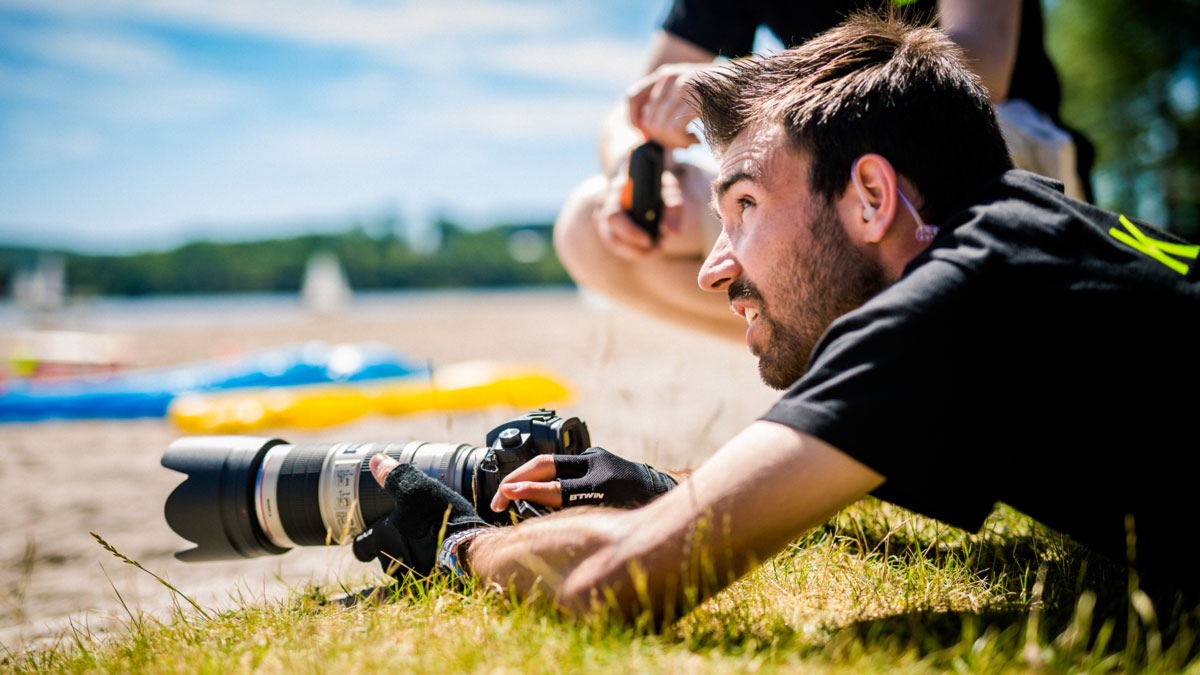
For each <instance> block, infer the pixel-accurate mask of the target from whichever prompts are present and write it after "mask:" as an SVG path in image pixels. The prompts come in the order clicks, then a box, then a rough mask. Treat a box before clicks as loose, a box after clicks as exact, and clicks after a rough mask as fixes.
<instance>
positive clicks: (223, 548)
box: [162, 436, 288, 562]
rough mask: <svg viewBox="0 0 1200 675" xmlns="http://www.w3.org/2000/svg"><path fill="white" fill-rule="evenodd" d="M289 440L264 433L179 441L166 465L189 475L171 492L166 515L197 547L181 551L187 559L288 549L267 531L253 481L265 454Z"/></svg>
mask: <svg viewBox="0 0 1200 675" xmlns="http://www.w3.org/2000/svg"><path fill="white" fill-rule="evenodd" d="M282 443H285V441H282V440H279V439H276V438H264V437H259V436H192V437H186V438H181V439H178V440H176V441H175V442H173V443H171V445H170V446H169V447H168V448H167V450H166V452H165V453H163V457H162V465H163V466H165V467H166V468H168V469H173V470H175V471H179V472H180V473H183V474H186V476H187V477H186V478H185V479H184V480H183V482H182V483H180V484H179V485H178V486H176V488H175V489H174V490H173V491H172V492H171V494H170V495H169V496H168V497H167V501H166V505H165V506H164V507H163V515H165V516H166V519H167V524H168V525H170V526H171V529H172V530H174V531H175V532H176V533H178V534H179V535H180V536H182V537H183V538H185V539H187V540H189V541H191V542H193V543H194V544H195V548H190V549H186V550H182V551H177V552H176V553H175V557H176V558H178V559H179V560H183V561H187V562H199V561H206V560H229V559H231V558H238V557H242V558H254V557H257V556H262V555H277V554H280V553H284V552H286V551H287V550H288V549H286V548H281V547H279V546H276V545H275V544H273V543H272V542H271V541H270V540H269V539H268V538H267V537H266V535H265V534H264V533H263V530H262V527H261V526H260V525H259V523H258V518H257V517H256V515H255V511H254V483H255V480H256V479H257V476H258V470H259V467H260V466H261V465H262V461H263V457H264V456H265V455H266V454H267V450H269V449H270V448H271V447H273V446H276V445H279V444H282Z"/></svg>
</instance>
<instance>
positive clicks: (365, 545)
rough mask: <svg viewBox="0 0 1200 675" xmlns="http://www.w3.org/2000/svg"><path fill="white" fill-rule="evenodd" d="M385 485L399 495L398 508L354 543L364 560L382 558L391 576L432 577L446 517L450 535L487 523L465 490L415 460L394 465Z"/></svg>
mask: <svg viewBox="0 0 1200 675" xmlns="http://www.w3.org/2000/svg"><path fill="white" fill-rule="evenodd" d="M384 489H386V490H387V491H388V492H389V493H391V495H392V498H393V499H395V500H396V508H395V509H394V510H393V511H392V512H391V513H389V514H388V515H386V516H384V517H382V518H380V519H379V520H376V521H375V522H374V523H373V524H372V525H371V527H369V528H367V529H366V530H364V531H363V532H362V533H361V534H359V535H358V536H357V537H355V538H354V545H353V548H354V557H356V558H358V559H359V560H361V561H363V562H370V561H371V560H372V559H374V558H378V559H379V564H380V566H381V567H383V571H384V573H386V574H390V575H391V576H393V577H397V578H398V577H400V576H402V575H415V576H418V577H426V576H429V574H430V573H431V572H432V571H433V568H434V566H435V565H436V564H437V562H438V560H437V559H438V545H439V543H440V542H439V536H438V535H439V534H440V533H441V530H442V523H443V522H445V523H446V532H445V538H446V539H450V538H451V535H455V534H458V533H461V532H465V531H467V530H473V529H476V528H480V527H487V526H488V525H487V523H486V522H484V521H483V519H482V518H480V517H479V515H478V514H477V513H476V512H475V507H473V506H471V503H470V502H468V501H467V500H466V499H465V498H464V497H463V496H462V495H460V494H458V493H457V492H455V491H454V490H451V489H450V488H448V487H446V486H445V485H443V484H442V483H440V482H438V481H437V480H434V479H433V478H430V477H429V476H426V475H425V474H424V473H422V472H421V470H420V469H417V468H414V467H413V466H412V465H411V464H401V465H400V466H398V467H396V468H395V469H392V472H391V473H389V474H388V477H387V480H386V481H384ZM447 508H449V510H450V516H449V519H447V518H446V510H447Z"/></svg>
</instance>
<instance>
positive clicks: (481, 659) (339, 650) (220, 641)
mask: <svg viewBox="0 0 1200 675" xmlns="http://www.w3.org/2000/svg"><path fill="white" fill-rule="evenodd" d="M97 539H98V540H99V541H100V544H101V545H102V546H104V547H105V548H106V549H107V550H108V551H109V552H110V553H113V554H114V555H115V556H117V557H118V558H119V559H120V560H122V561H123V562H124V563H127V564H132V565H136V566H138V567H139V568H140V569H141V566H140V565H138V564H137V563H136V561H132V560H130V559H128V558H127V557H125V556H124V555H123V554H121V553H120V552H119V551H116V550H115V549H113V548H112V547H111V546H109V545H108V544H107V543H105V542H104V541H103V540H102V539H100V537H97ZM143 571H145V570H144V569H143ZM147 574H150V572H148V571H147ZM155 578H156V579H158V581H159V582H160V583H162V584H164V585H165V586H167V587H168V588H170V589H171V590H172V591H173V593H174V597H176V599H177V602H176V606H175V611H174V613H173V615H171V616H170V617H167V618H158V619H154V618H149V617H147V616H145V615H142V614H138V613H134V612H127V619H126V621H125V624H124V629H123V630H122V631H119V632H118V633H116V634H106V635H94V634H92V633H90V632H89V631H88V630H86V629H84V628H79V627H76V628H75V629H73V630H71V631H69V632H66V633H64V634H62V635H60V636H59V637H58V639H57V640H55V641H52V642H51V643H49V644H47V645H43V646H40V647H37V648H33V649H30V650H28V651H25V652H21V653H14V652H11V651H8V650H5V651H4V652H3V653H2V656H0V659H2V660H0V663H2V665H3V669H4V670H5V671H11V672H54V673H59V672H122V673H125V672H132V673H164V672H166V673H171V672H185V673H238V672H271V673H274V672H286V673H327V672H328V673H374V672H388V673H439V674H440V673H460V672H462V673H472V672H488V673H528V672H537V673H558V672H569V673H578V672H588V673H592V672H594V673H601V672H603V673H687V674H688V675H700V674H703V673H729V672H738V673H741V672H761V673H773V672H787V673H939V672H963V673H1026V672H1030V673H1032V672H1039V673H1041V672H1051V673H1060V672H1061V673H1074V672H1087V673H1110V672H1111V673H1127V672H1151V673H1158V672H1161V673H1177V672H1200V658H1198V657H1197V651H1198V648H1197V645H1196V644H1195V642H1194V640H1193V637H1194V633H1193V630H1194V627H1195V624H1193V623H1192V620H1193V618H1194V617H1193V615H1192V614H1189V613H1182V612H1171V611H1168V610H1167V609H1164V608H1163V607H1162V606H1157V605H1154V604H1153V602H1152V601H1151V600H1150V599H1149V598H1148V596H1146V595H1145V594H1143V593H1141V592H1140V591H1138V590H1137V589H1136V585H1135V584H1134V585H1132V590H1131V580H1130V579H1129V578H1128V577H1127V576H1126V575H1125V574H1124V573H1123V572H1120V571H1119V570H1117V569H1116V568H1114V567H1112V566H1111V565H1107V564H1106V563H1105V562H1104V561H1103V560H1099V559H1096V558H1094V557H1092V556H1089V555H1088V554H1087V553H1086V552H1085V551H1083V550H1081V549H1078V548H1077V547H1075V546H1073V545H1072V544H1071V543H1070V542H1069V541H1067V540H1065V539H1062V538H1061V537H1058V536H1056V535H1054V534H1053V533H1050V532H1048V531H1045V530H1043V529H1041V528H1038V527H1037V526H1035V525H1034V524H1033V523H1032V522H1030V521H1029V520H1028V519H1026V518H1024V517H1023V516H1021V515H1020V514H1017V513H1015V512H1011V511H1007V510H1003V509H1002V510H1000V511H998V512H997V513H996V514H995V515H994V516H993V517H992V519H991V520H990V521H989V523H988V527H987V528H986V531H985V533H984V534H981V535H969V534H966V533H963V532H961V531H959V530H954V529H951V528H946V527H944V526H942V525H939V524H938V523H936V522H935V521H931V520H927V519H923V518H920V517H916V516H913V515H912V514H910V513H908V512H906V511H903V510H900V509H896V508H894V507H891V506H889V505H887V504H884V503H880V502H877V501H874V500H864V501H863V502H861V503H860V504H858V505H855V506H854V507H852V508H850V509H847V510H846V511H844V512H843V513H842V514H840V515H839V516H837V517H836V518H834V519H833V520H831V521H830V522H829V523H827V524H826V525H825V526H824V527H822V528H819V529H818V530H816V531H814V532H812V533H810V534H809V535H807V536H806V537H804V538H803V539H801V540H799V541H797V542H796V543H795V544H794V545H793V546H791V547H789V549H788V550H786V551H784V552H783V553H781V554H780V555H778V556H776V557H775V558H774V559H772V560H771V561H769V562H768V563H767V564H766V565H764V566H762V567H760V568H759V569H758V570H756V571H755V572H754V573H752V574H750V575H749V576H747V577H745V578H743V579H741V580H740V581H738V582H737V583H736V584H734V585H733V586H731V587H729V588H728V589H726V590H725V591H724V592H722V593H720V594H718V595H717V596H715V597H713V598H711V599H710V600H709V601H707V602H705V603H703V604H701V605H700V606H699V607H697V608H696V609H695V610H693V611H692V612H691V613H689V614H688V615H686V616H685V617H684V618H683V619H681V620H679V621H677V622H675V623H674V624H672V625H671V626H669V627H667V628H666V629H664V630H660V631H652V630H647V629H645V628H642V627H639V626H638V625H636V624H635V625H632V626H631V625H628V624H625V623H620V622H616V621H610V620H607V619H605V618H603V617H593V618H586V619H570V618H567V617H562V616H559V615H557V614H556V613H555V612H554V611H552V610H551V609H550V608H548V607H547V606H545V604H544V603H539V602H520V601H516V600H514V599H512V598H510V597H507V596H505V595H504V594H500V593H497V592H492V591H488V590H485V589H484V588H483V587H481V586H476V585H474V584H473V583H468V584H467V585H466V586H450V585H448V584H447V582H446V581H445V580H443V579H440V578H435V579H432V580H427V581H419V582H411V583H408V584H405V585H402V586H393V587H390V588H388V589H386V590H382V592H377V593H375V594H374V596H373V597H370V598H363V597H361V596H362V595H365V594H366V593H365V592H364V593H359V592H360V591H364V590H365V589H369V586H370V584H371V583H372V581H373V580H372V579H368V578H364V579H361V580H346V581H343V582H342V584H341V585H339V586H338V587H335V588H316V587H311V586H308V587H300V588H295V589H293V590H292V593H291V595H290V597H289V598H287V599H286V600H283V601H272V602H266V601H257V600H255V599H246V600H245V601H243V602H242V603H241V606H240V607H239V608H238V609H236V610H230V611H221V612H218V611H216V610H212V609H206V608H202V607H199V606H198V605H196V604H195V603H194V602H193V601H192V600H191V599H190V598H187V597H186V596H185V595H184V594H183V593H181V592H179V591H178V590H176V589H174V588H173V587H172V586H170V583H169V581H168V580H165V579H161V578H158V577H155ZM113 590H114V593H116V594H117V595H118V597H119V596H120V589H119V588H116V587H114V589H113ZM350 599H353V601H351V600H350Z"/></svg>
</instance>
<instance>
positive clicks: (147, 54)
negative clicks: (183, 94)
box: [4, 26, 175, 77]
mask: <svg viewBox="0 0 1200 675" xmlns="http://www.w3.org/2000/svg"><path fill="white" fill-rule="evenodd" d="M4 43H5V45H4V48H5V49H6V50H8V51H12V52H18V53H24V54H27V55H30V56H33V57H35V58H38V59H42V60H44V61H47V62H49V63H52V64H57V65H61V66H67V67H69V68H74V69H77V70H84V71H90V72H99V73H107V74H114V75H120V76H125V77H139V76H146V75H158V74H162V73H164V72H168V71H170V70H171V69H172V68H173V67H174V66H175V63H174V59H173V58H172V56H171V53H170V51H169V50H168V49H166V48H165V47H164V46H162V45H161V44H158V43H157V42H155V41H153V40H150V39H147V38H145V37H142V36H137V35H133V34H131V33H126V32H122V31H115V30H105V29H102V28H98V27H89V28H87V29H81V28H78V27H69V26H56V27H46V28H39V29H38V30H36V31H31V30H28V29H19V28H11V27H10V28H9V29H7V30H5V31H4Z"/></svg>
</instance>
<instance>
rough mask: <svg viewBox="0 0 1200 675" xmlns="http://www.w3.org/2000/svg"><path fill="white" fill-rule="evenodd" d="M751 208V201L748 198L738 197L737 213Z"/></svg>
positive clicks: (752, 204)
mask: <svg viewBox="0 0 1200 675" xmlns="http://www.w3.org/2000/svg"><path fill="white" fill-rule="evenodd" d="M751 206H754V200H753V199H750V198H749V197H739V198H738V200H737V207H738V211H745V210H746V209H748V208H750V207H751Z"/></svg>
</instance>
